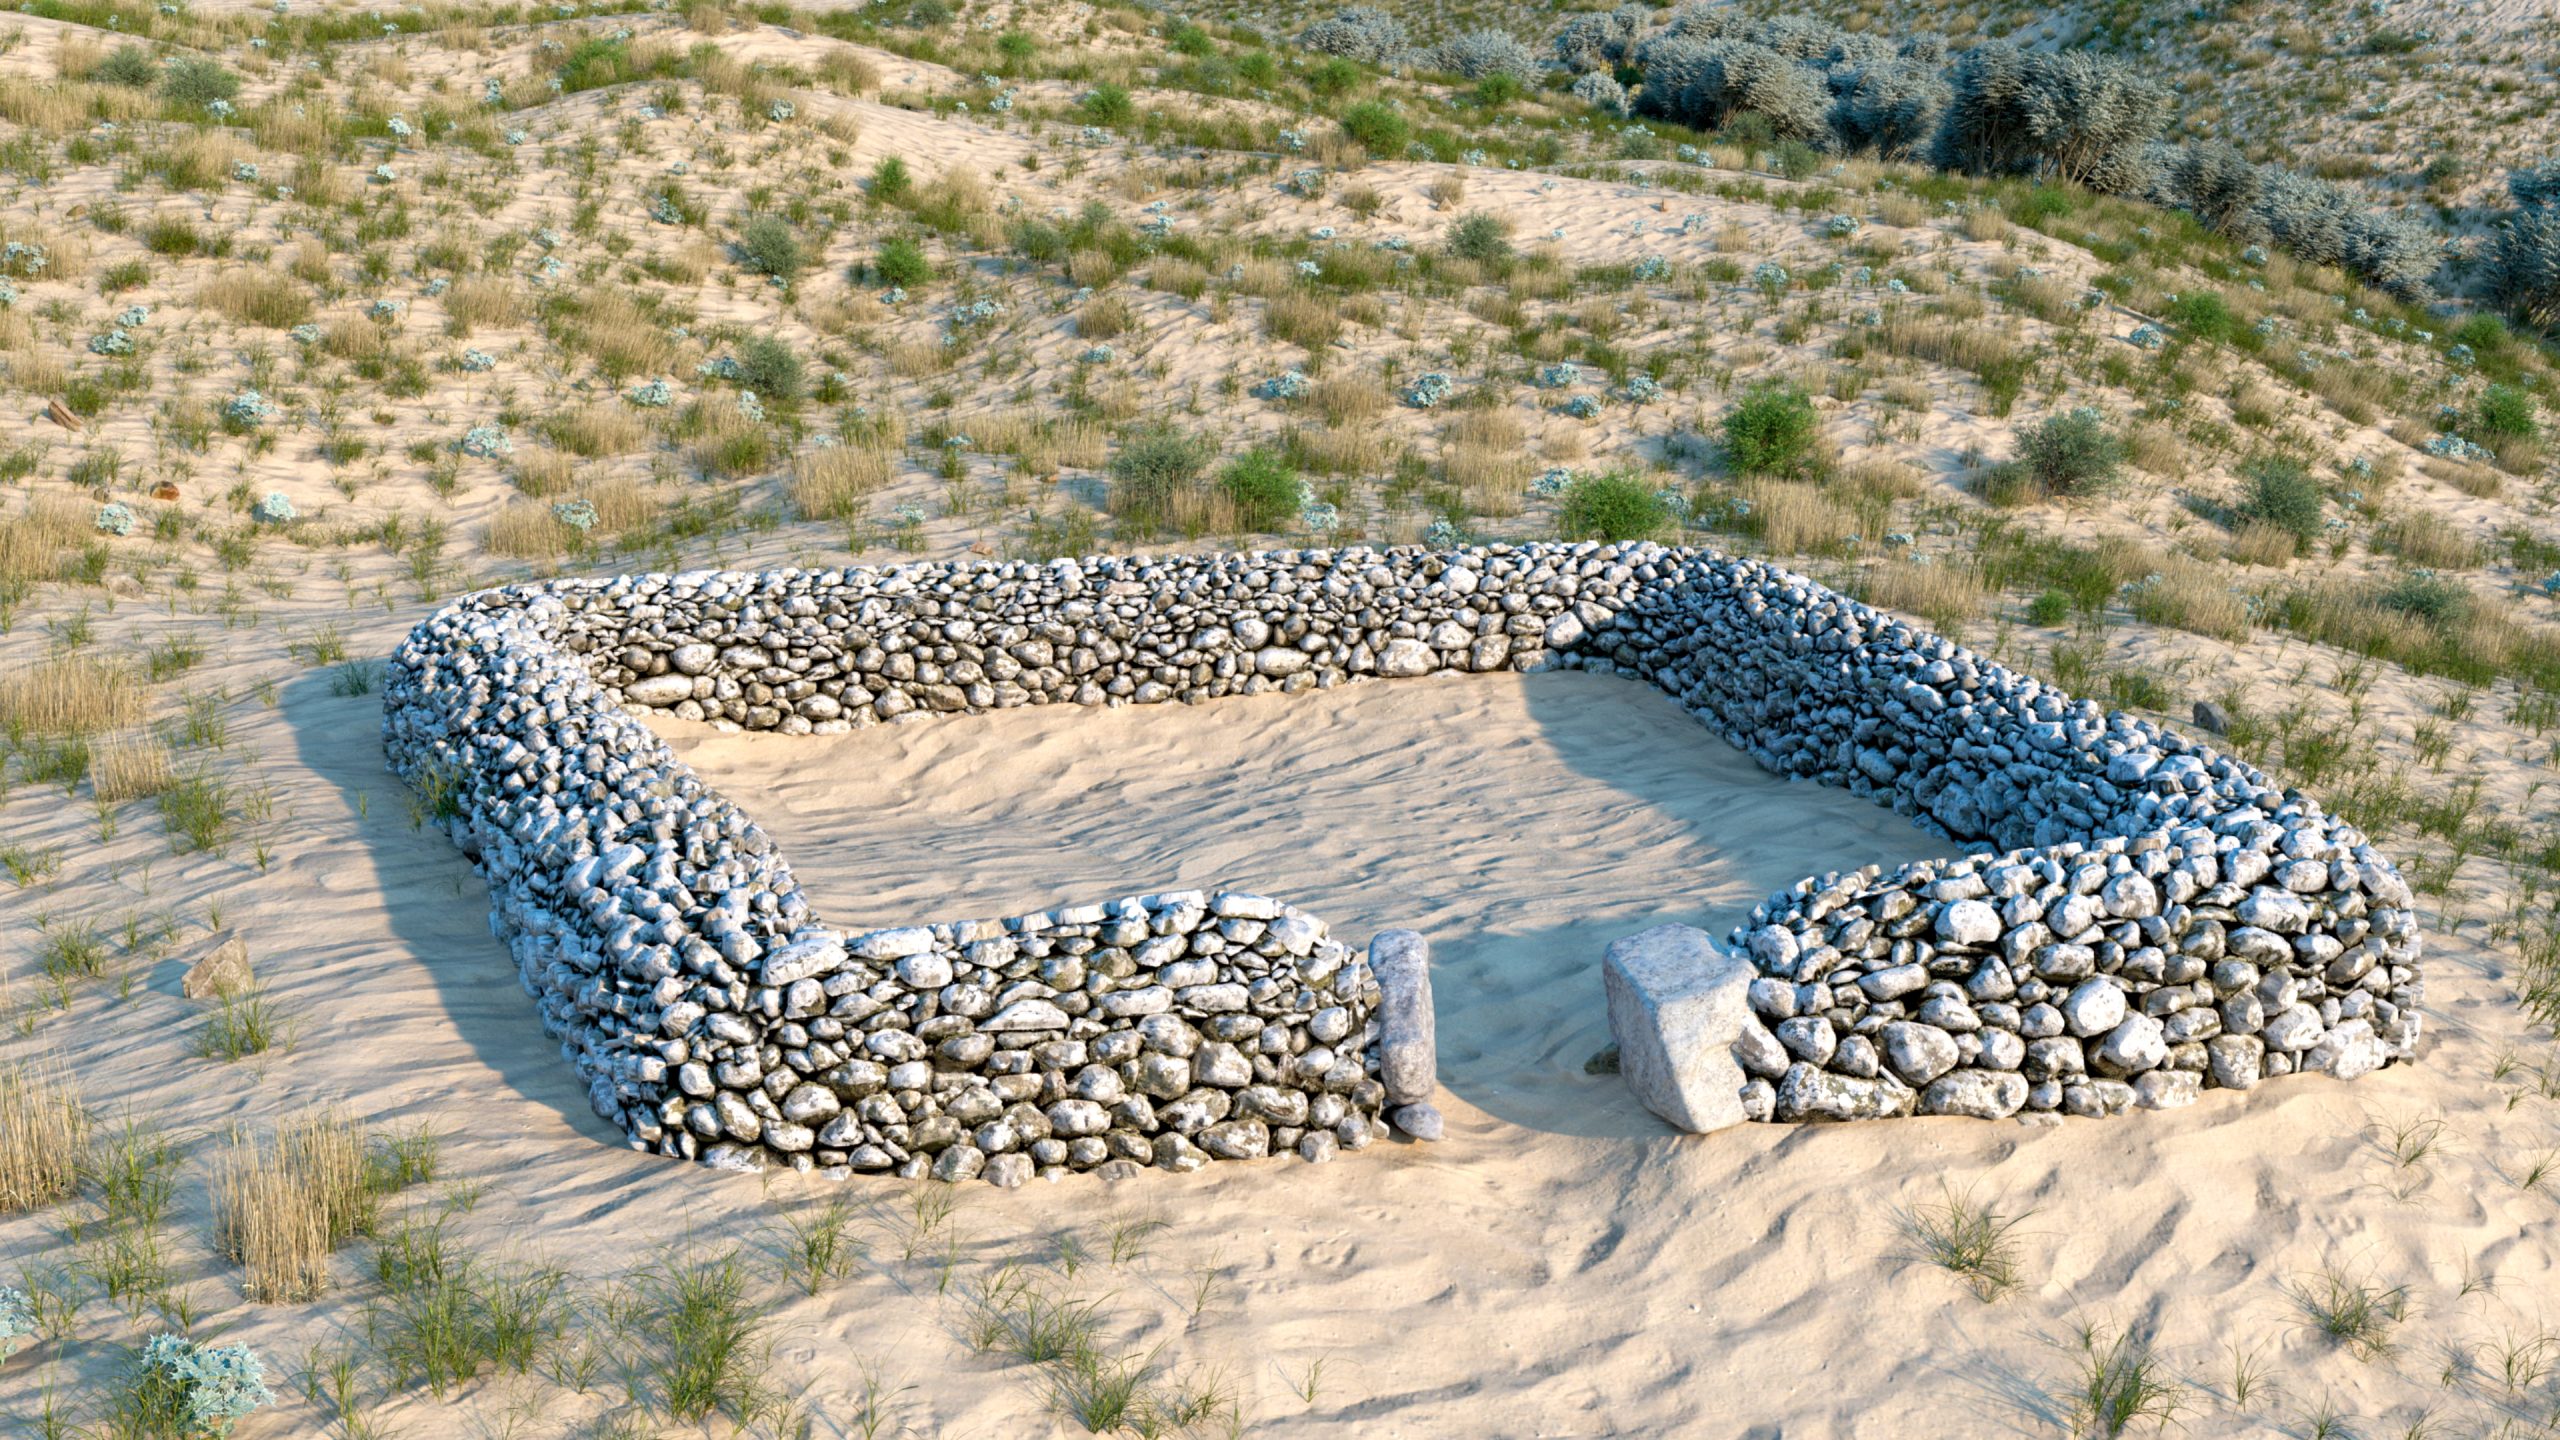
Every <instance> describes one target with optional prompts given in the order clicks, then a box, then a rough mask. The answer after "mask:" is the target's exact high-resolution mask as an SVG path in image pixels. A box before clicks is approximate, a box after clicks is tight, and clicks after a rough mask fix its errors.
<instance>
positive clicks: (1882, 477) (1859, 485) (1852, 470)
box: [1832, 457, 1928, 503]
mask: <svg viewBox="0 0 2560 1440" xmlns="http://www.w3.org/2000/svg"><path fill="white" fill-rule="evenodd" d="M1832 483H1833V484H1835V485H1837V486H1839V487H1841V488H1843V489H1845V490H1847V491H1848V492H1849V493H1850V494H1852V495H1855V496H1857V497H1858V498H1859V499H1861V500H1868V501H1881V502H1886V503H1890V502H1892V501H1895V500H1908V499H1911V498H1913V497H1914V496H1917V495H1919V494H1920V493H1921V492H1922V491H1924V490H1926V489H1927V488H1928V485H1927V482H1925V481H1923V480H1922V479H1921V478H1920V467H1918V466H1916V465H1914V464H1912V463H1911V462H1910V461H1908V460H1890V459H1884V458H1881V457H1870V458H1867V459H1863V460H1853V461H1851V462H1849V463H1848V464H1846V465H1843V466H1841V467H1840V470H1839V473H1838V474H1837V475H1836V476H1834V477H1833V481H1832Z"/></svg>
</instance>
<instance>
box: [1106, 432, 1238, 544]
mask: <svg viewBox="0 0 2560 1440" xmlns="http://www.w3.org/2000/svg"><path fill="white" fill-rule="evenodd" d="M1215 453H1216V452H1215V451H1214V450H1213V449H1212V448H1211V447H1210V445H1209V442H1208V441H1206V440H1203V439H1201V438H1200V437H1198V436H1196V435H1188V434H1185V433H1183V432H1182V431H1180V430H1175V429H1172V428H1171V427H1162V428H1158V429H1154V430H1148V431H1144V432H1141V433H1140V434H1137V435H1134V436H1132V437H1130V439H1129V440H1128V441H1127V443H1125V444H1123V445H1122V446H1121V447H1120V453H1119V454H1117V455H1114V456H1112V457H1111V493H1110V510H1111V513H1112V514H1114V515H1116V516H1118V517H1119V518H1120V519H1121V520H1123V521H1125V522H1127V523H1128V524H1130V525H1131V526H1134V527H1136V528H1137V529H1139V530H1157V529H1161V528H1163V527H1164V526H1165V525H1166V524H1167V523H1169V522H1170V521H1171V520H1172V519H1173V511H1174V502H1175V501H1176V500H1177V499H1179V498H1180V497H1181V495H1182V492H1183V490H1184V489H1185V488H1186V487H1187V486H1189V485H1190V484H1191V482H1192V481H1193V480H1194V479H1197V478H1198V477H1199V474H1200V472H1201V470H1203V469H1204V468H1206V467H1207V466H1208V464H1209V459H1210V457H1211V456H1212V455H1213V454H1215Z"/></svg>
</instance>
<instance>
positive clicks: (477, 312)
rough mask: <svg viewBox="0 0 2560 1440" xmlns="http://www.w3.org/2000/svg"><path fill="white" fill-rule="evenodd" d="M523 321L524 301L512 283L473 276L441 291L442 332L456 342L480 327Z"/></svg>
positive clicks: (491, 277)
mask: <svg viewBox="0 0 2560 1440" xmlns="http://www.w3.org/2000/svg"><path fill="white" fill-rule="evenodd" d="M523 318H524V302H523V300H522V299H521V298H520V297H519V296H518V295H517V294H516V287H515V283H514V282H513V281H511V280H506V279H502V278H500V277H498V276H495V275H474V276H471V277H469V278H468V279H463V280H457V281H455V282H453V285H452V287H451V288H450V289H448V290H446V291H445V292H444V330H445V333H446V334H447V335H450V336H452V337H453V338H455V339H456V340H459V339H462V338H463V337H465V336H467V335H469V334H470V333H471V332H472V331H474V330H477V329H479V328H481V327H482V326H493V327H494V326H503V325H513V324H515V323H517V322H518V321H520V320H522V319H523Z"/></svg>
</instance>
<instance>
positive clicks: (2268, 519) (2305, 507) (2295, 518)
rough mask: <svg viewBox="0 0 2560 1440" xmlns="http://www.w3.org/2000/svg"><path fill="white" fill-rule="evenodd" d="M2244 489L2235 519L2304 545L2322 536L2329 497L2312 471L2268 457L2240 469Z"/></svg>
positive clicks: (2286, 458) (2287, 460) (2284, 459)
mask: <svg viewBox="0 0 2560 1440" xmlns="http://www.w3.org/2000/svg"><path fill="white" fill-rule="evenodd" d="M2240 478H2241V481H2242V484H2243V486H2244V488H2243V489H2242V491H2241V495H2240V503H2239V504H2238V505H2236V506H2234V507H2233V509H2232V518H2233V520H2234V521H2236V522H2238V523H2239V524H2242V525H2247V524H2257V525H2266V526H2272V527H2273V528H2275V529H2278V530H2281V531H2283V532H2285V533H2286V534H2288V535H2291V536H2292V537H2293V538H2294V539H2295V540H2296V541H2297V542H2299V543H2301V544H2305V545H2307V544H2309V543H2311V542H2312V541H2313V540H2316V539H2318V538H2319V536H2320V531H2321V528H2322V525H2323V523H2324V517H2323V514H2322V511H2323V507H2324V506H2325V504H2326V497H2325V496H2323V495H2322V494H2321V493H2320V485H2319V482H2317V481H2315V480H2313V479H2312V478H2311V471H2310V468H2309V467H2307V466H2305V465H2304V464H2303V463H2302V462H2301V461H2299V460H2295V459H2292V458H2291V457H2289V456H2281V455H2267V456H2261V457H2259V458H2258V459H2255V460H2251V461H2249V462H2248V463H2246V464H2244V465H2242V466H2241V467H2240Z"/></svg>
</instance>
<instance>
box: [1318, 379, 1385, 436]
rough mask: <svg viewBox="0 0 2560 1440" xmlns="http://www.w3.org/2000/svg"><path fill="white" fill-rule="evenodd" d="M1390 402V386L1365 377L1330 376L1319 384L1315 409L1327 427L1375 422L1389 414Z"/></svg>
mask: <svg viewBox="0 0 2560 1440" xmlns="http://www.w3.org/2000/svg"><path fill="white" fill-rule="evenodd" d="M1387 400H1388V396H1387V387H1386V386H1384V385H1382V384H1380V383H1378V382H1377V381H1376V380H1373V379H1371V378H1369V377H1367V376H1365V375H1328V376H1326V377H1325V378H1323V379H1322V380H1319V381H1317V382H1316V388H1315V402H1316V410H1317V413H1319V414H1321V415H1323V416H1324V420H1325V423H1326V424H1328V425H1348V424H1351V423H1353V422H1355V421H1360V420H1374V419H1376V418H1377V417H1379V416H1380V415H1383V414H1385V413H1386V410H1387Z"/></svg>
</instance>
